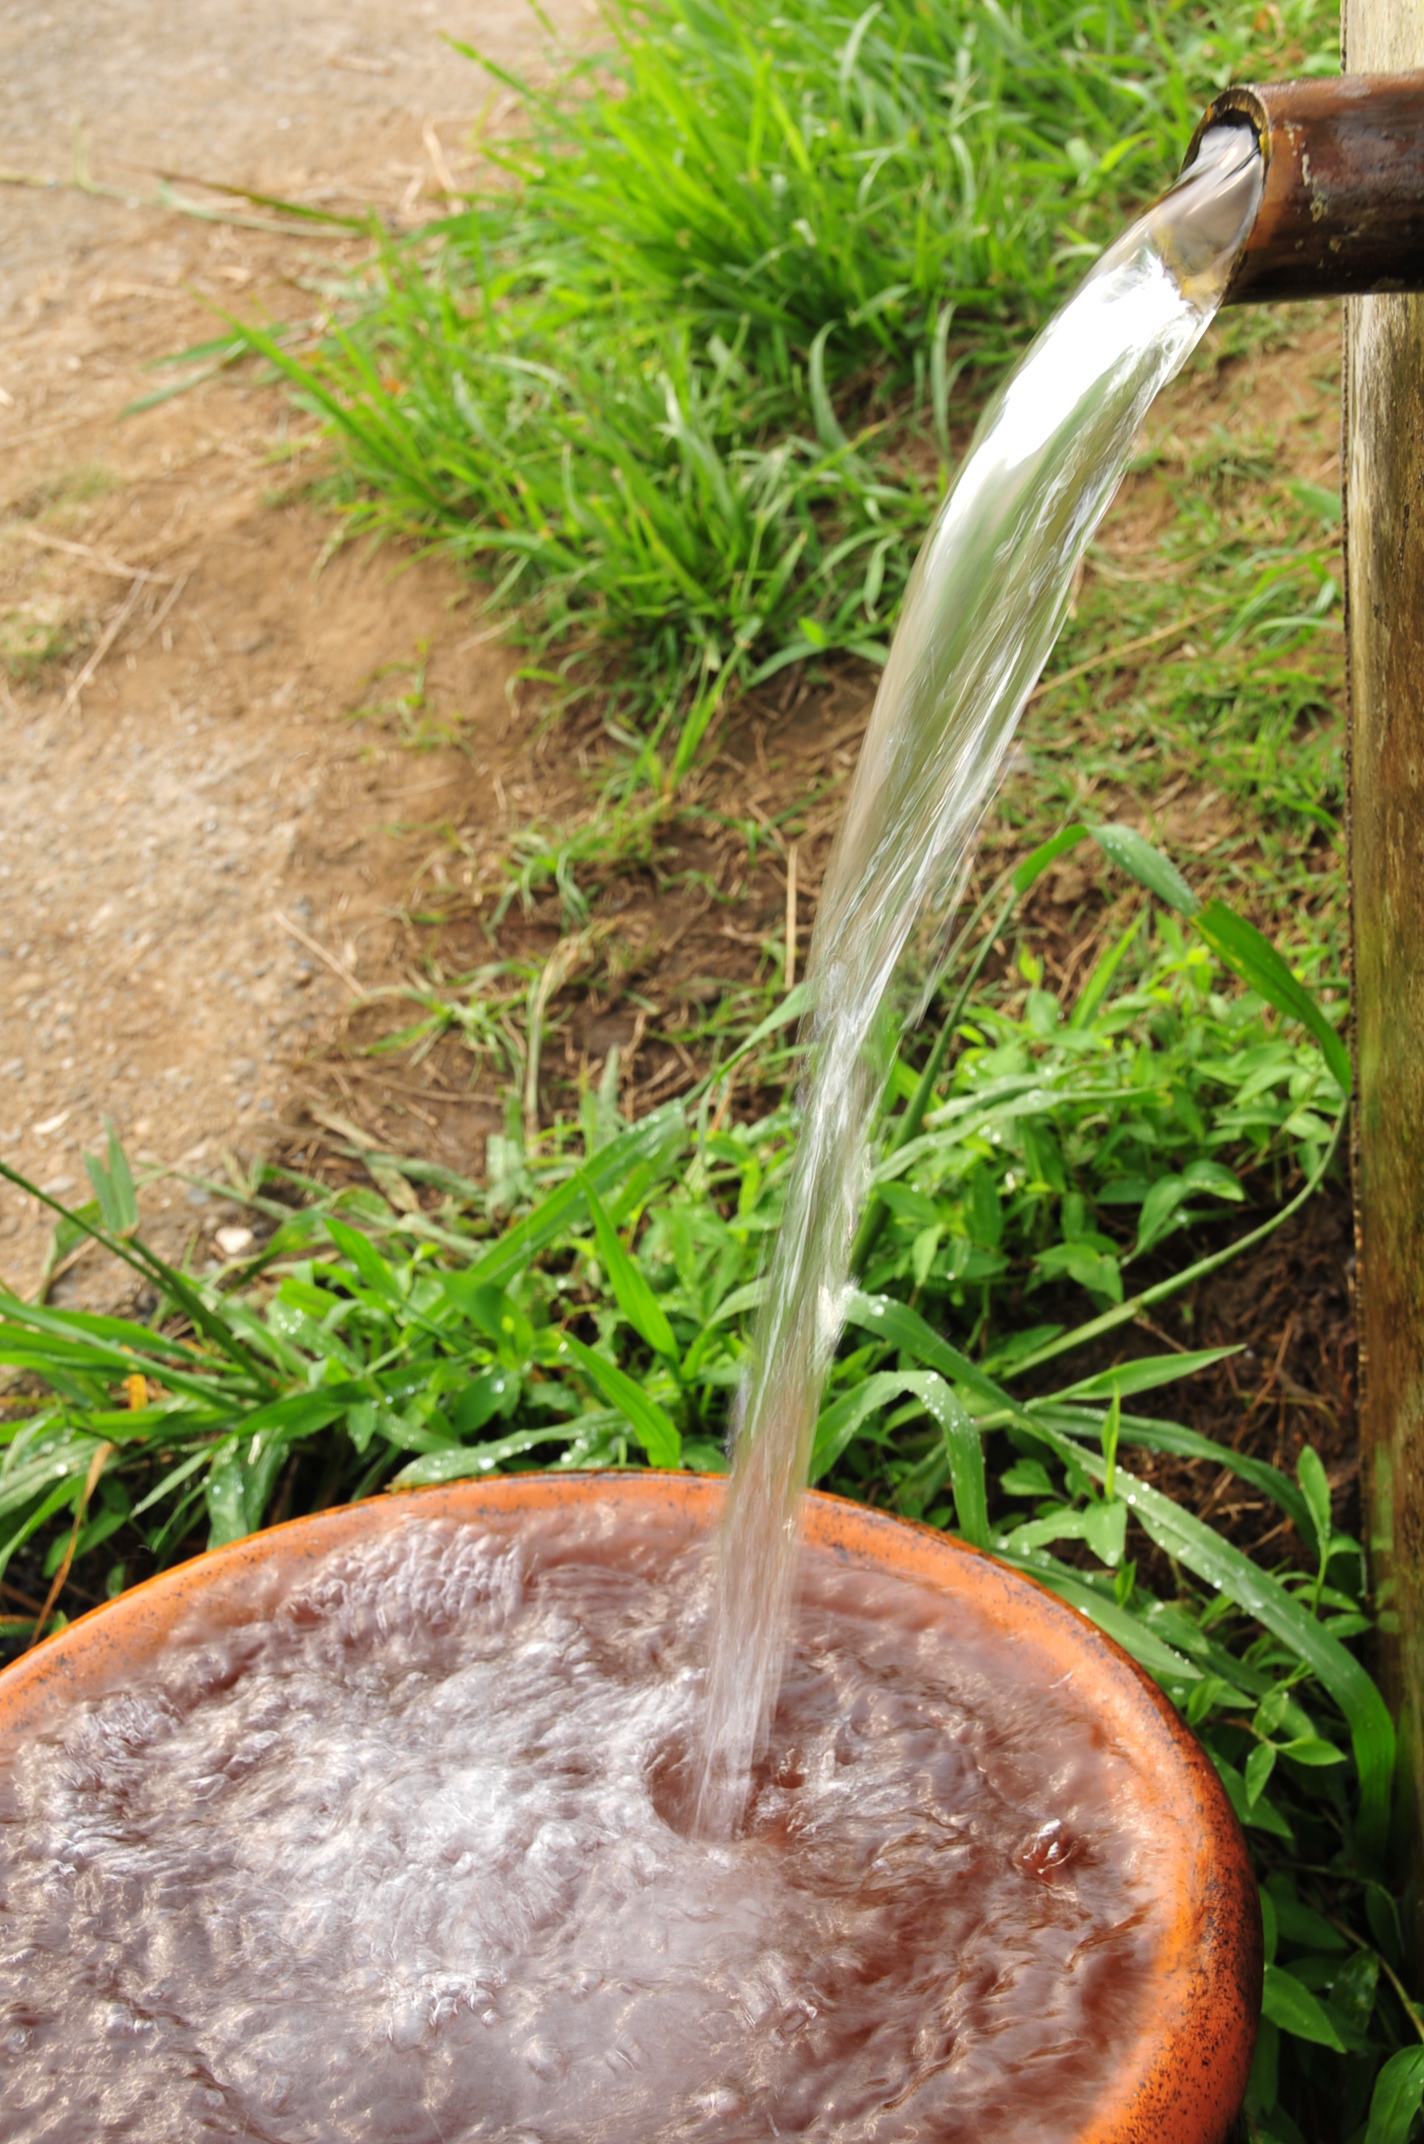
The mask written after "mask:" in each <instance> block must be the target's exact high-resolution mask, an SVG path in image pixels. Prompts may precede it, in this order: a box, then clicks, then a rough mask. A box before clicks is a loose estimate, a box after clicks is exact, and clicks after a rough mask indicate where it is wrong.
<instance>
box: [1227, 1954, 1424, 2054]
mask: <svg viewBox="0 0 1424 2144" xmlns="http://www.w3.org/2000/svg"><path fill="white" fill-rule="evenodd" d="M1261 2014H1262V2016H1263V2017H1268V2018H1269V2019H1270V2021H1271V2023H1272V2024H1273V2025H1279V2026H1280V2029H1281V2031H1282V2032H1289V2033H1293V2034H1294V2035H1295V2037H1296V2039H1298V2040H1313V2041H1314V2042H1315V2044H1316V2045H1317V2046H1318V2047H1333V2048H1334V2050H1335V2052H1336V2053H1337V2054H1341V2055H1343V2054H1344V2052H1345V2042H1344V2040H1343V2039H1342V2038H1341V2037H1340V2032H1339V2028H1338V2027H1337V2026H1336V2024H1335V2022H1334V2020H1333V2019H1332V2018H1331V2016H1330V2013H1329V2012H1328V2011H1327V2010H1326V2008H1325V2006H1324V2004H1323V2003H1322V2002H1321V2001H1320V1999H1319V1997H1318V1996H1315V1995H1312V1994H1311V1992H1310V1989H1309V1988H1307V1987H1306V1986H1305V1985H1304V1984H1303V1982H1301V1981H1299V1980H1297V1979H1296V1977H1295V1975H1294V1973H1288V1972H1287V1971H1286V1969H1285V1967H1284V1966H1283V1965H1268V1966H1267V1967H1266V1981H1265V1986H1264V1988H1263V1989H1262V1992H1261ZM1421 2052H1424V2050H1421Z"/></svg>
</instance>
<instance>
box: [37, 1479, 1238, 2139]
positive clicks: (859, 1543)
mask: <svg viewBox="0 0 1424 2144" xmlns="http://www.w3.org/2000/svg"><path fill="white" fill-rule="evenodd" d="M723 1488H724V1483H723V1480H722V1478H721V1477H719V1476H715V1475H712V1476H709V1475H694V1474H670V1473H669V1474H659V1473H652V1472H649V1473H585V1474H573V1473H569V1474H519V1475H508V1476H504V1477H500V1478H496V1479H488V1480H483V1481H479V1480H477V1481H463V1482H455V1483H451V1484H448V1485H445V1486H441V1487H438V1488H431V1489H419V1490H413V1491H406V1492H403V1493H401V1494H399V1495H387V1496H377V1497H372V1498H370V1499H369V1500H367V1501H366V1502H365V1503H361V1504H353V1505H346V1506H343V1507H341V1508H339V1509H337V1510H333V1511H326V1512H320V1513H318V1514H316V1515H315V1516H314V1517H311V1518H303V1519H292V1520H289V1521H288V1522H287V1523H286V1524H285V1525H282V1526H275V1527H271V1528H269V1529H268V1530H267V1531H266V1532H264V1533H260V1534H251V1535H249V1536H248V1537H247V1538H246V1539H245V1540H242V1541H235V1542H232V1543H230V1544H229V1545H228V1546H227V1547H225V1548H219V1549H214V1550H211V1551H209V1552H208V1553H207V1554H206V1555H202V1556H198V1557H195V1558H194V1559H193V1560H192V1561H191V1562H189V1563H184V1564H180V1565H178V1566H177V1567H176V1568H175V1569H173V1570H170V1571H165V1572H161V1573H160V1574H159V1576H158V1577H156V1578H152V1579H149V1580H148V1581H147V1582H146V1583H145V1584H143V1585H140V1586H136V1587H135V1588H134V1589H133V1591H132V1592H130V1593H126V1594H122V1595H121V1596H120V1597H119V1598H118V1599H117V1600H115V1601H111V1602H109V1603H107V1604H106V1605H104V1606H103V1607H100V1608H96V1609H94V1610H92V1611H91V1612H90V1613H89V1614H87V1615H85V1616H81V1617H80V1618H79V1619H78V1620H77V1621H76V1622H74V1623H72V1624H71V1625H69V1627H68V1628H67V1629H65V1630H63V1631H61V1632H59V1633H58V1634H57V1635H56V1636H54V1637H52V1638H49V1639H47V1640H46V1641H45V1642H44V1643H43V1644H41V1645H38V1646H36V1647H35V1648H34V1649H33V1650H32V1651H31V1652H29V1653H27V1654H25V1655H24V1656H23V1657H22V1658H21V1659H20V1660H18V1661H16V1662H15V1663H14V1664H13V1665H12V1666H10V1667H8V1668H6V1669H5V1670H4V1671H3V1672H0V1752H2V1751H3V1750H4V1748H5V1747H6V1746H7V1745H8V1746H10V1747H14V1746H15V1744H16V1743H17V1742H18V1741H19V1740H20V1739H21V1738H24V1737H29V1736H32V1735H34V1734H36V1733H38V1732H43V1731H44V1728H45V1725H46V1723H47V1721H48V1720H49V1719H51V1718H52V1717H53V1716H54V1715H55V1714H56V1713H57V1712H59V1711H62V1710H63V1709H65V1708H66V1707H67V1706H68V1705H69V1704H71V1703H73V1702H75V1701H76V1700H81V1699H83V1698H84V1697H86V1696H97V1695H99V1694H101V1693H102V1692H103V1691H104V1690H106V1689H111V1688H114V1687H117V1686H122V1685H126V1684H131V1683H132V1681H133V1679H134V1676H135V1672H136V1671H137V1672H141V1671H142V1668H143V1665H144V1663H145V1661H146V1660H148V1659H151V1658H153V1657H154V1656H155V1655H156V1654H157V1653H158V1652H159V1651H160V1650H161V1649H162V1647H163V1646H164V1644H165V1643H166V1642H167V1640H168V1639H169V1637H170V1636H171V1634H172V1633H173V1632H174V1630H175V1629H176V1628H177V1627H178V1625H179V1624H180V1623H181V1624H182V1625H183V1627H184V1629H185V1632H191V1630H192V1628H193V1624H194V1617H195V1612H196V1613H198V1614H201V1615H202V1616H203V1617H205V1618H206V1619H207V1620H208V1622H209V1623H210V1624H211V1625H212V1626H213V1627H215V1628H228V1627H232V1626H233V1625H234V1624H238V1623H241V1622H243V1621H246V1620H248V1619H250V1618H251V1617H252V1616H253V1615H254V1614H260V1613H262V1612H263V1608H264V1605H265V1603H264V1596H268V1597H271V1595H272V1594H273V1592H274V1590H275V1588H276V1586H277V1585H278V1584H279V1583H280V1584H283V1585H285V1583H286V1582H290V1581H291V1580H292V1578H293V1577H294V1576H296V1575H298V1574H300V1572H301V1570H302V1568H303V1566H306V1565H309V1564H311V1563H314V1562H316V1561H317V1560H319V1559H320V1558H323V1557H325V1556H326V1555H327V1554H328V1553H329V1552H330V1551H331V1550H332V1549H334V1548H336V1547H338V1546H341V1545H343V1544H346V1545H349V1544H350V1543H352V1542H354V1541H355V1540H357V1539H360V1538H363V1537H365V1536H368V1535H371V1534H374V1533H379V1532H382V1531H384V1530H386V1529H387V1528H388V1527H391V1526H395V1525H399V1524H401V1523H403V1522H404V1521H405V1520H406V1519H408V1518H409V1517H411V1516H413V1515H414V1514H415V1513H417V1512H419V1513H420V1515H421V1516H423V1517H431V1518H451V1519H456V1520H459V1521H462V1522H465V1523H470V1524H479V1525H482V1526H488V1527H493V1528H494V1529H495V1530H497V1531H509V1530H512V1529H514V1528H516V1527H517V1525H518V1521H519V1517H520V1515H521V1513H523V1512H527V1511H534V1510H538V1511H541V1512H548V1511H551V1510H554V1509H557V1507H559V1506H560V1505H564V1506H570V1505H573V1504H576V1503H579V1502H581V1501H587V1500H588V1499H590V1498H596V1499H601V1500H607V1499H610V1498H611V1499H613V1500H614V1501H615V1502H617V1503H619V1504H620V1505H622V1506H623V1507H624V1508H626V1509H628V1510H629V1512H630V1515H631V1514H632V1513H633V1512H635V1511H636V1512H637V1513H638V1515H639V1518H640V1521H641V1522H642V1523H644V1524H647V1523H650V1522H651V1523H660V1524H665V1525H666V1527H667V1529H668V1530H669V1531H670V1532H671V1533H673V1534H674V1535H681V1536H683V1537H684V1538H687V1539H691V1538H692V1537H693V1536H694V1535H696V1534H698V1533H706V1532H708V1531H710V1529H711V1528H712V1526H713V1525H714V1524H715V1521H716V1516H717V1511H718V1508H719V1505H720V1502H721V1498H722V1494H723ZM805 1532H806V1537H807V1539H808V1540H809V1541H810V1542H811V1543H812V1544H814V1545H815V1546H816V1547H818V1548H820V1549H823V1550H828V1551H830V1552H831V1553H832V1554H835V1555H837V1556H841V1557H845V1558H847V1559H849V1560H851V1561H854V1562H858V1563H862V1564H867V1565H871V1566H875V1567H878V1568H880V1569H888V1570H891V1571H894V1572H895V1573H897V1574H898V1575H900V1576H903V1577H906V1578H912V1579H915V1580H918V1581H919V1582H920V1583H922V1584H927V1585H929V1586H931V1587H933V1588H935V1589H936V1590H939V1591H942V1592H944V1593H946V1594H947V1595H953V1596H957V1597H958V1598H959V1599H960V1600H962V1601H964V1602H966V1604H968V1605H971V1606H972V1609H973V1611H974V1612H975V1613H976V1614H978V1615H981V1616H983V1617H984V1618H985V1620H986V1621H987V1622H989V1623H990V1624H992V1625H994V1626H996V1627H998V1628H1000V1629H1002V1630H1004V1631H1005V1632H1007V1633H1010V1634H1014V1635H1017V1636H1019V1637H1022V1636H1023V1635H1024V1634H1025V1633H1028V1634H1030V1635H1031V1637H1032V1641H1033V1644H1034V1647H1035V1651H1036V1654H1037V1656H1038V1658H1039V1659H1040V1660H1041V1661H1042V1663H1043V1669H1044V1679H1045V1681H1048V1680H1052V1679H1056V1678H1057V1677H1058V1676H1061V1675H1071V1676H1073V1677H1074V1679H1075V1681H1077V1683H1078V1685H1079V1688H1080V1690H1081V1689H1084V1688H1086V1689H1087V1690H1088V1691H1090V1692H1091V1696H1092V1703H1093V1707H1094V1710H1095V1712H1097V1713H1098V1714H1099V1715H1100V1716H1101V1721H1102V1724H1103V1726H1104V1729H1105V1731H1106V1732H1107V1733H1108V1734H1109V1735H1110V1736H1112V1737H1113V1738H1114V1739H1115V1740H1116V1741H1117V1743H1118V1744H1119V1746H1124V1747H1126V1748H1127V1749H1128V1750H1129V1752H1130V1753H1131V1755H1132V1756H1133V1758H1134V1759H1135V1761H1136V1763H1137V1765H1138V1767H1139V1769H1140V1771H1141V1773H1142V1775H1143V1776H1144V1777H1145V1778H1147V1779H1149V1780H1150V1781H1151V1782H1152V1783H1153V1790H1154V1793H1155V1797H1156V1804H1157V1810H1158V1813H1159V1814H1160V1819H1161V1826H1162V1832H1161V1834H1160V1835H1162V1836H1166V1835H1167V1834H1168V1833H1171V1834H1173V1835H1175V1836H1176V1837H1177V1838H1179V1839H1180V1841H1181V1851H1180V1854H1179V1856H1178V1857H1177V1863H1176V1869H1175V1881H1174V1885H1173V1889H1172V1892H1171V1894H1170V1895H1171V1907H1170V1915H1169V1920H1170V1925H1169V1927H1168V1930H1167V1933H1166V1935H1165V1936H1164V1939H1163V1942H1162V1945H1161V1949H1160V1952H1159V1956H1158V1959H1157V1962H1156V1969H1155V1974H1154V1988H1153V1994H1152V1999H1151V2000H1150V2001H1149V2002H1147V2003H1145V2004H1144V2006H1143V2010H1144V2015H1145V2017H1146V2019H1147V2023H1146V2024H1145V2025H1144V2027H1143V2029H1142V2031H1141V2032H1140V2033H1139V2035H1138V2037H1137V2039H1136V2040H1135V2041H1134V2042H1133V2043H1132V2044H1131V2045H1130V2046H1124V2047H1123V2049H1122V2050H1121V2055H1120V2058H1119V2060H1118V2062H1117V2065H1116V2068H1115V2070H1114V2072H1113V2075H1112V2078H1111V2083H1110V2087H1109V2088H1108V2089H1107V2090H1106V2091H1105V2092H1104V2094H1103V2095H1102V2098H1101V2100H1100V2103H1099V2104H1098V2106H1097V2107H1095V2109H1094V2110H1093V2113H1092V2115H1091V2116H1090V2117H1089V2118H1088V2119H1087V2121H1086V2122H1085V2123H1084V2124H1083V2125H1082V2126H1081V2127H1080V2129H1079V2130H1078V2131H1077V2132H1076V2133H1075V2134H1074V2135H1073V2136H1072V2137H1071V2139H1070V2138H1066V2137H1065V2138H1064V2140H1063V2144H1222V2140H1223V2139H1224V2138H1225V2136H1226V2133H1227V2131H1228V2129H1229V2128H1230V2126H1231V2123H1232V2121H1233V2119H1234V2118H1235V2115H1236V2112H1237V2109H1238V2107H1239V2106H1240V2103H1241V2099H1242V2097H1243V2095H1244V2093H1245V2088H1246V2080H1247V2077H1248V2074H1249V2071H1250V2065H1251V2057H1252V2052H1253V2048H1254V2043H1255V2037H1256V2021H1257V2017H1258V2014H1259V2009H1260V1990H1261V1974H1262V1966H1261V1924H1260V1909H1259V1904H1258V1900H1257V1892H1256V1884H1255V1880H1254V1877H1253V1876H1252V1873H1251V1867H1250V1862H1249V1860H1248V1858H1247V1853H1246V1846H1245V1841H1244V1839H1243V1838H1242V1835H1241V1830H1240V1826H1239V1825H1238V1823H1237V1821H1236V1817H1235V1815H1234V1813H1233V1811H1232V1809H1231V1806H1230V1803H1229V1802H1228V1801H1227V1798H1226V1795H1225V1792H1224V1790H1223V1788H1222V1786H1221V1783H1220V1781H1219V1780H1218V1778H1217V1776H1216V1772H1215V1770H1214V1768H1213V1766H1212V1764H1211V1762H1210V1759H1209V1758H1208V1757H1207V1756H1206V1754H1205V1752H1204V1751H1203V1750H1202V1748H1201V1745H1200V1744H1199V1743H1198V1742H1197V1740H1196V1738H1195V1737H1194V1736H1193V1735H1192V1733H1191V1732H1190V1730H1189V1729H1188V1728H1187V1727H1186V1726H1185V1724H1184V1723H1183V1721H1182V1720H1181V1718H1180V1717H1179V1715H1178V1714H1177V1712H1176V1710H1175V1709H1174V1707H1173V1706H1172V1704H1171V1703H1170V1701H1169V1700H1168V1699H1167V1698H1166V1697H1165V1696H1164V1694H1163V1693H1162V1692H1161V1691H1160V1690H1159V1689H1158V1688H1157V1686H1156V1684H1155V1683H1154V1682H1152V1680H1151V1679H1150V1677H1148V1676H1147V1675H1146V1674H1145V1673H1144V1671H1143V1670H1142V1669H1141V1668H1139V1667H1138V1666H1137V1664H1136V1662H1135V1661H1133V1660H1131V1659H1130V1658H1129V1657H1128V1655H1127V1654H1126V1653H1125V1652H1123V1651H1122V1649H1121V1648H1120V1647H1119V1646H1118V1645H1116V1644H1114V1642H1113V1641H1112V1639H1110V1638H1108V1637H1107V1636H1105V1635H1104V1633H1103V1632H1102V1631H1100V1630H1099V1629H1098V1628H1097V1626H1096V1625H1095V1624H1093V1623H1091V1622H1090V1621H1089V1620H1088V1619H1087V1618H1086V1617H1085V1616H1083V1615H1080V1614H1079V1613H1078V1611H1077V1610H1076V1609H1074V1608H1071V1607H1069V1606H1068V1605H1067V1604H1066V1603H1065V1602H1064V1601H1061V1600H1059V1599H1058V1597H1057V1596H1056V1595H1055V1594H1053V1593H1050V1592H1049V1591H1048V1590H1047V1588H1046V1587H1043V1586H1040V1585H1039V1584H1037V1583H1036V1582H1035V1581H1034V1580H1032V1579H1030V1578H1028V1577H1026V1576H1025V1575H1024V1574H1023V1573H1021V1572H1019V1571H1015V1570H1013V1569H1011V1568H1010V1567H1009V1566H1008V1565H1006V1564H1003V1563H1000V1562H999V1561H998V1560H997V1558H995V1557H993V1556H990V1555H987V1554H984V1553H982V1552H981V1551H979V1550H976V1549H972V1548H969V1547H967V1546H966V1545H965V1544H964V1543H963V1542H960V1541H958V1540H956V1539H954V1538H953V1537H952V1536H950V1535H946V1534H941V1533H938V1532H936V1531H935V1529H934V1528H933V1527H929V1526H922V1525H918V1524H915V1523H914V1522H912V1521H909V1520H906V1519H900V1518H896V1517H892V1516H890V1515H889V1514H887V1513H885V1512H882V1511H875V1510H873V1509H871V1508H870V1507H869V1506H867V1505H863V1504H855V1503H851V1502H848V1501H847V1500H845V1499H844V1498H841V1497H834V1496H826V1495H823V1494H820V1493H813V1494H812V1495H810V1496H808V1498H807V1500H806V1511H805Z"/></svg>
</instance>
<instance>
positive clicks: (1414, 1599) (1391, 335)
mask: <svg viewBox="0 0 1424 2144" xmlns="http://www.w3.org/2000/svg"><path fill="white" fill-rule="evenodd" d="M1344 55H1345V67H1346V71H1347V72H1348V73H1350V74H1375V73H1393V72H1396V71H1403V70H1407V69H1415V68H1422V67H1424V0H1344ZM1344 489H1345V529H1346V589H1347V631H1348V635H1349V684H1350V753H1351V772H1350V813H1349V823H1350V870H1351V894H1352V901H1353V908H1354V943H1355V957H1354V970H1355V1050H1356V1067H1357V1076H1358V1090H1357V1100H1356V1115H1355V1156H1354V1162H1355V1171H1354V1174H1355V1214H1356V1238H1357V1243H1358V1248H1359V1302H1360V1362H1361V1376H1362V1411H1361V1447H1362V1448H1361V1469H1362V1486H1363V1490H1364V1501H1365V1515H1366V1527H1367V1535H1368V1540H1369V1544H1370V1550H1371V1558H1372V1564H1373V1570H1374V1577H1375V1584H1376V1588H1377V1596H1378V1599H1379V1602H1380V1606H1381V1609H1382V1611H1383V1616H1384V1632H1385V1636H1384V1644H1383V1653H1384V1661H1383V1665H1384V1673H1385V1680H1386V1686H1387V1688H1388V1691H1389V1695H1390V1698H1391V1701H1392V1702H1393V1704H1394V1706H1395V1708H1396V1710H1397V1714H1398V1718H1399V1725H1400V1734H1401V1746H1402V1763H1403V1775H1402V1776H1403V1781H1404V1793H1405V1803H1404V1814H1405V1817H1406V1821H1407V1824H1408V1832H1409V1846H1410V1858H1411V1860H1412V1862H1413V1864H1414V1880H1413V1881H1412V1882H1411V1883H1410V1885H1409V1895H1408V1902H1407V1903H1408V1913H1409V1917H1410V1926H1409V1928H1408V1935H1409V1938H1410V1941H1411V1945H1412V1947H1413V1949H1414V1950H1415V1952H1416V1954H1418V1955H1420V1956H1424V1899H1421V1891H1420V1885H1419V1881H1418V1876H1419V1871H1420V1869H1421V1867H1424V296H1421V295H1395V294H1390V295H1386V296H1376V297H1362V298H1347V299H1346V301H1345V414H1344Z"/></svg>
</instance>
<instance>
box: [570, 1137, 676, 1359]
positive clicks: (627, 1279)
mask: <svg viewBox="0 0 1424 2144" xmlns="http://www.w3.org/2000/svg"><path fill="white" fill-rule="evenodd" d="M579 1174H580V1176H581V1177H582V1179H583V1187H584V1197H585V1198H586V1199H587V1200H588V1209H589V1212H590V1213H591V1214H592V1215H593V1229H594V1234H595V1236H596V1237H597V1238H598V1255H599V1257H600V1258H601V1259H602V1261H603V1267H604V1270H605V1272H606V1273H607V1275H608V1280H609V1285H610V1287H611V1288H612V1290H613V1293H614V1296H615V1297H616V1298H617V1302H618V1307H619V1309H620V1310H621V1311H622V1313H623V1315H624V1317H625V1318H626V1319H627V1320H628V1323H629V1324H630V1325H631V1326H632V1327H633V1329H634V1331H635V1332H637V1333H639V1334H641V1336H642V1338H643V1339H644V1340H646V1341H647V1343H648V1346H649V1347H650V1348H652V1350H653V1352H654V1353H655V1354H658V1355H666V1356H667V1358H668V1360H669V1361H670V1362H671V1363H673V1364H674V1366H676V1363H677V1360H678V1346H677V1340H676V1338H675V1337H674V1334H673V1329H672V1327H671V1325H669V1323H668V1320H667V1313H666V1311H665V1310H664V1309H663V1306H662V1304H661V1303H660V1302H659V1301H658V1299H657V1297H656V1296H655V1295H654V1293H653V1291H652V1289H651V1288H650V1287H649V1286H648V1283H647V1280H646V1278H645V1277H644V1275H643V1273H642V1272H641V1271H640V1269H639V1268H638V1267H637V1266H636V1265H635V1264H634V1262H633V1260H632V1259H631V1258H630V1257H629V1255H628V1253H627V1251H626V1250H625V1249H624V1248H623V1245H622V1243H621V1242H620V1241H619V1239H618V1231H617V1229H616V1228H615V1227H614V1226H613V1223H612V1222H611V1221H610V1220H609V1218H608V1215H607V1214H606V1213H605V1212H604V1210H603V1202H602V1200H601V1199H600V1198H599V1196H598V1193H597V1192H596V1191H595V1190H594V1188H593V1185H592V1184H591V1183H590V1182H589V1181H588V1179H587V1177H586V1176H584V1175H583V1172H582V1170H580V1172H579Z"/></svg>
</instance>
